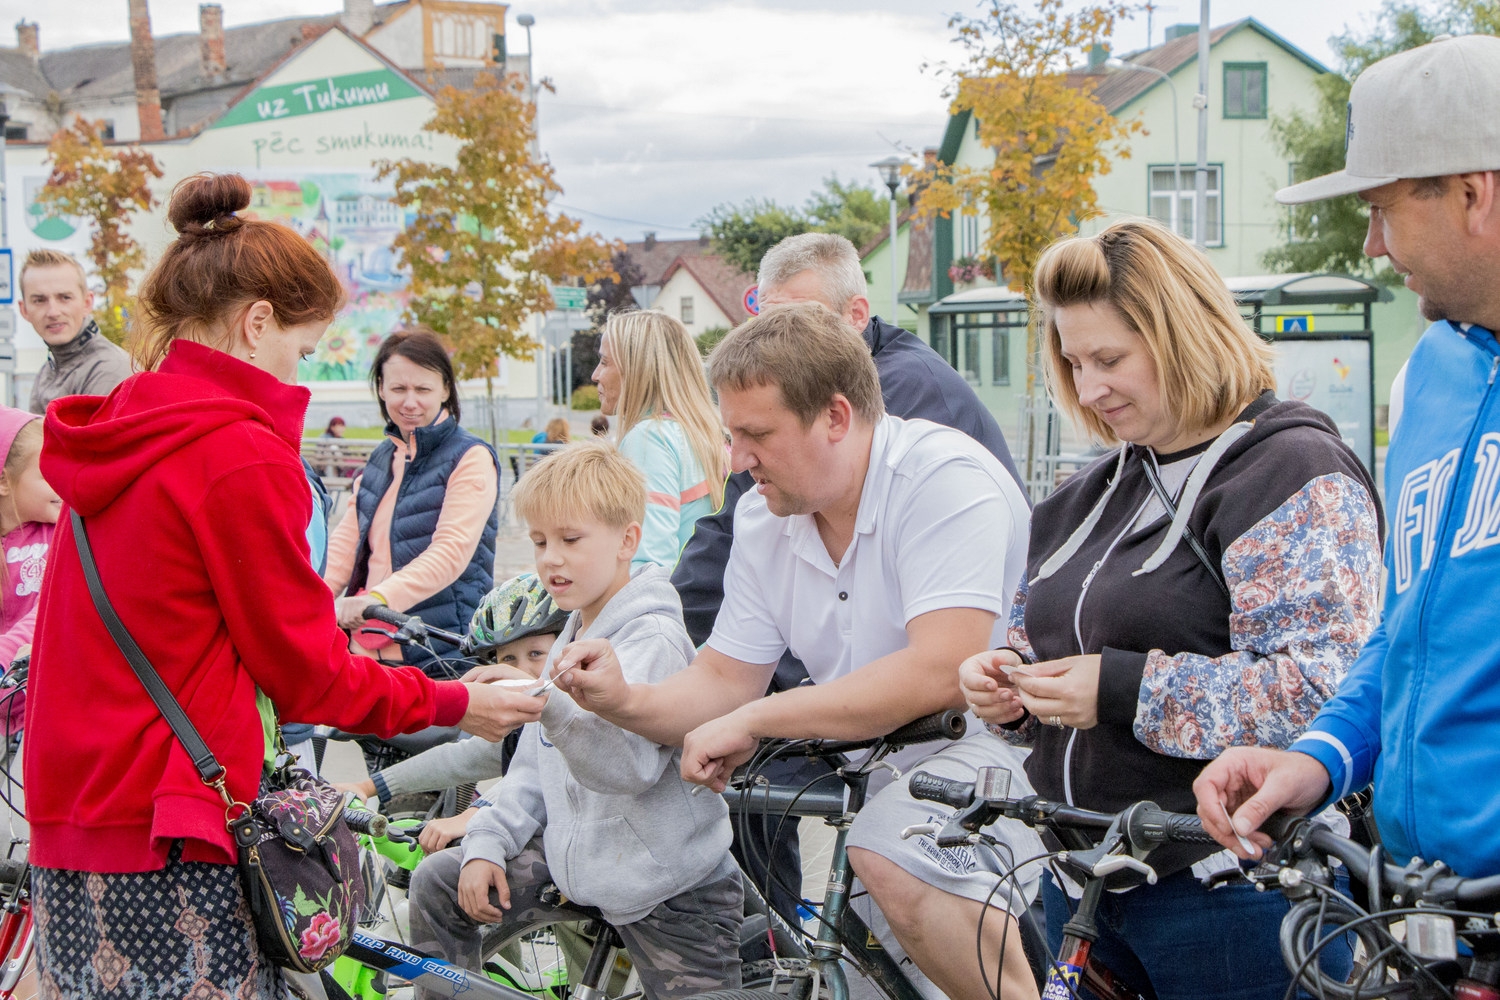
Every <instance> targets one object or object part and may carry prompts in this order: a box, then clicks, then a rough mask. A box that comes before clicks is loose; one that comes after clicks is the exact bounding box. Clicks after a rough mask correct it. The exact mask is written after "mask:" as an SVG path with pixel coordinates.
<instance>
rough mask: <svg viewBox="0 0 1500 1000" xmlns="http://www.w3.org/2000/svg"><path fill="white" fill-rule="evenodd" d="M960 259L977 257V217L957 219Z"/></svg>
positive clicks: (966, 216)
mask: <svg viewBox="0 0 1500 1000" xmlns="http://www.w3.org/2000/svg"><path fill="white" fill-rule="evenodd" d="M958 255H959V256H960V257H978V256H979V216H977V215H963V216H960V217H959V254H958Z"/></svg>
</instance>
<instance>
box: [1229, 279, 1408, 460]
mask: <svg viewBox="0 0 1500 1000" xmlns="http://www.w3.org/2000/svg"><path fill="white" fill-rule="evenodd" d="M1225 283H1226V284H1227V285H1228V286H1229V290H1230V291H1232V292H1233V293H1234V298H1235V301H1236V302H1237V303H1239V306H1240V312H1241V314H1242V315H1243V316H1244V317H1245V320H1246V321H1247V322H1248V323H1249V324H1250V326H1251V328H1252V329H1253V330H1255V332H1256V333H1258V334H1260V335H1261V336H1262V337H1265V338H1266V339H1267V340H1270V341H1271V342H1272V343H1273V344H1275V345H1276V395H1278V396H1280V397H1281V398H1282V399H1295V400H1299V401H1301V402H1304V403H1306V404H1308V405H1309V406H1312V407H1314V408H1316V409H1319V410H1322V411H1323V412H1324V413H1326V414H1328V416H1330V417H1332V418H1333V421H1334V423H1336V424H1337V425H1338V428H1339V434H1340V435H1341V436H1342V437H1343V439H1344V441H1345V442H1346V443H1347V444H1348V445H1349V447H1351V448H1353V449H1354V451H1355V453H1356V454H1357V455H1359V457H1360V459H1361V460H1363V461H1364V463H1365V467H1366V468H1368V469H1369V470H1370V472H1371V474H1372V475H1373V474H1374V471H1375V333H1374V330H1373V328H1372V325H1371V321H1370V314H1371V309H1372V307H1373V306H1374V304H1375V303H1376V302H1389V301H1391V299H1392V298H1393V296H1392V295H1391V293H1390V290H1389V289H1385V288H1381V287H1380V286H1379V285H1375V284H1372V283H1370V282H1368V281H1365V280H1364V279H1363V278H1355V277H1352V276H1350V275H1347V274H1271V275H1262V276H1259V277H1247V278H1230V279H1228V280H1227V281H1226V282H1225Z"/></svg>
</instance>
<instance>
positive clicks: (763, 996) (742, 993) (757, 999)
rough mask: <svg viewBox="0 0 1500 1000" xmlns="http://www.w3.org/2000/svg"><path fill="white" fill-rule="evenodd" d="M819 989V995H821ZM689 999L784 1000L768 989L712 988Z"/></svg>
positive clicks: (780, 995)
mask: <svg viewBox="0 0 1500 1000" xmlns="http://www.w3.org/2000/svg"><path fill="white" fill-rule="evenodd" d="M823 995H824V994H823V993H822V991H819V996H823ZM690 1000H784V995H783V994H781V993H772V992H771V991H770V990H747V989H743V988H742V989H738V990H713V991H711V992H709V993H695V994H693V996H692V997H691V998H690Z"/></svg>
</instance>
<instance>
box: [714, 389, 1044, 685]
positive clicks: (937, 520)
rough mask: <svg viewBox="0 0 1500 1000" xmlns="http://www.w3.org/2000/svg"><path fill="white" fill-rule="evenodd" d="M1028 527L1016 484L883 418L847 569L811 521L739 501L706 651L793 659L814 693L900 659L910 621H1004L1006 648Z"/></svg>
mask: <svg viewBox="0 0 1500 1000" xmlns="http://www.w3.org/2000/svg"><path fill="white" fill-rule="evenodd" d="M1029 521H1030V511H1029V509H1028V508H1027V506H1026V500H1025V498H1024V497H1023V496H1022V495H1021V491H1020V488H1019V487H1018V486H1017V485H1016V482H1015V480H1014V479H1012V478H1011V476H1010V475H1009V473H1007V472H1006V471H1005V468H1004V467H1003V466H1001V464H1000V462H999V461H998V460H997V459H996V458H995V456H993V455H991V454H990V453H989V452H988V451H986V450H985V449H984V447H983V446H982V445H980V444H979V443H978V442H976V441H975V440H974V439H973V438H971V437H969V436H968V435H967V434H964V433H962V432H961V431H956V430H953V429H951V428H948V427H943V426H941V425H939V424H934V423H931V422H930V421H926V420H902V419H900V418H899V417H889V416H888V417H884V418H882V419H881V421H880V423H879V424H878V425H876V427H875V434H874V439H873V441H872V443H871V446H870V465H869V470H868V471H867V472H866V474H865V482H864V489H863V491H862V493H861V494H860V500H859V513H858V515H857V517H856V519H855V528H854V541H853V543H852V544H851V545H850V546H849V550H848V551H847V552H845V553H844V559H843V562H842V563H841V564H839V565H837V566H835V565H834V563H833V560H832V559H831V558H830V557H829V555H828V550H827V549H826V548H825V547H824V545H823V540H822V538H820V537H819V536H818V528H817V525H816V524H815V523H814V520H813V517H812V515H811V514H799V515H794V516H792V517H777V516H776V515H774V514H772V513H771V512H770V511H769V510H768V509H767V508H766V502H765V498H764V497H762V496H761V495H760V494H759V493H758V492H750V493H746V494H745V495H744V496H743V497H741V498H740V502H739V506H738V507H737V508H736V509H735V515H734V547H733V549H732V550H731V551H730V556H729V565H728V567H726V569H725V571H724V603H723V604H722V605H721V606H720V608H719V615H718V617H717V618H716V619H715V620H714V631H713V635H711V636H709V639H708V645H710V646H712V647H713V648H714V649H716V650H718V651H719V652H721V653H723V654H724V655H726V656H731V657H734V658H735V659H737V660H743V661H745V662H748V663H775V662H776V661H777V660H779V659H780V658H781V654H782V652H783V651H784V650H786V649H787V648H790V649H791V651H792V652H793V654H795V655H796V656H797V658H798V659H800V660H801V661H802V662H803V664H804V665H805V666H806V667H807V673H808V676H809V677H811V678H812V680H813V681H814V682H815V683H827V682H828V681H831V680H834V679H835V678H838V677H842V676H844V675H845V674H848V673H850V672H851V671H853V670H855V669H857V668H859V667H862V666H864V665H865V664H866V663H869V662H870V661H872V660H876V659H879V658H880V657H882V656H886V655H888V654H890V653H894V652H896V651H897V650H901V649H905V648H906V646H907V635H906V624H907V622H909V621H911V620H912V619H913V618H916V617H917V616H918V615H922V614H926V613H927V612H929V611H936V610H938V609H941V608H979V609H981V610H984V611H988V612H990V613H992V614H994V615H996V619H995V628H994V631H993V633H992V638H991V644H992V645H1004V643H1005V623H1006V619H1007V618H1008V617H1009V612H1010V600H1011V596H1012V595H1014V594H1015V592H1016V587H1017V585H1018V584H1019V582H1020V579H1021V574H1022V572H1023V571H1024V570H1025V567H1026V543H1027V535H1028V525H1029ZM975 652H978V650H975ZM956 666H957V664H955V667H956Z"/></svg>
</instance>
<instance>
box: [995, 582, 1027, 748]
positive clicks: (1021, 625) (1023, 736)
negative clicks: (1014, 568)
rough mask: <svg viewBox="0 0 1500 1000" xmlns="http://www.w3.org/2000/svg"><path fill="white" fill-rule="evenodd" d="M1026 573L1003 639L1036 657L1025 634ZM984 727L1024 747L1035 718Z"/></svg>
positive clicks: (1018, 588)
mask: <svg viewBox="0 0 1500 1000" xmlns="http://www.w3.org/2000/svg"><path fill="white" fill-rule="evenodd" d="M1026 592H1027V587H1026V574H1024V573H1023V574H1021V584H1020V586H1018V587H1017V588H1016V596H1015V597H1014V598H1012V599H1011V602H1010V618H1009V619H1008V621H1007V622H1006V626H1005V641H1006V642H1007V643H1009V644H1010V645H1011V647H1012V648H1014V649H1017V650H1020V651H1021V652H1022V653H1024V654H1025V655H1026V656H1027V657H1028V658H1029V659H1033V660H1034V659H1036V650H1034V649H1032V648H1031V640H1030V639H1029V638H1027V636H1026ZM984 726H985V728H986V729H988V730H989V731H990V732H992V733H994V734H995V735H996V736H998V737H1000V738H1001V739H1002V740H1004V741H1005V742H1007V743H1010V744H1012V745H1014V746H1020V747H1026V746H1030V745H1031V744H1032V741H1033V738H1034V736H1035V733H1036V727H1037V720H1036V718H1035V717H1034V716H1030V715H1028V716H1026V719H1025V721H1023V722H1022V723H1021V724H1020V725H1019V726H1016V727H1015V728H1014V729H1006V728H1005V727H1004V726H1002V725H999V724H998V723H994V722H986V723H985V724H984Z"/></svg>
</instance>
